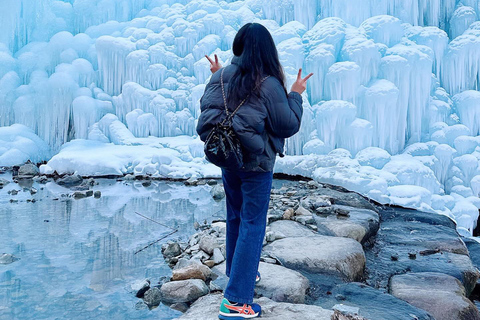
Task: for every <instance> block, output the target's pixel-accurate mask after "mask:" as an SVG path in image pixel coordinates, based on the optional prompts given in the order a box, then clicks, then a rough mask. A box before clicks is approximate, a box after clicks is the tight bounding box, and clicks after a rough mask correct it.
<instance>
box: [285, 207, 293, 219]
mask: <svg viewBox="0 0 480 320" xmlns="http://www.w3.org/2000/svg"><path fill="white" fill-rule="evenodd" d="M294 214H295V211H294V210H293V209H292V208H288V209H287V210H285V212H284V213H283V219H284V220H290V219H291V218H292V217H293V216H294Z"/></svg>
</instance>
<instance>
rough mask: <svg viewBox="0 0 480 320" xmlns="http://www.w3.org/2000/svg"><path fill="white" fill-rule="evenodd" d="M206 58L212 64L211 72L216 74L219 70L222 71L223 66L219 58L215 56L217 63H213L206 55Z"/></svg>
mask: <svg viewBox="0 0 480 320" xmlns="http://www.w3.org/2000/svg"><path fill="white" fill-rule="evenodd" d="M205 58H207V59H208V61H209V62H210V71H211V72H212V73H215V72H217V71H218V70H220V69H221V68H222V65H221V64H220V62H218V56H217V55H215V61H213V60H212V59H211V58H210V57H209V56H207V55H205Z"/></svg>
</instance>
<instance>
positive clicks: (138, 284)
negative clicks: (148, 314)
mask: <svg viewBox="0 0 480 320" xmlns="http://www.w3.org/2000/svg"><path fill="white" fill-rule="evenodd" d="M145 287H150V280H149V279H144V280H137V281H134V282H132V283H130V284H129V285H128V286H127V288H126V289H127V291H128V292H131V293H133V292H134V293H137V292H138V291H139V290H141V289H143V288H145Z"/></svg>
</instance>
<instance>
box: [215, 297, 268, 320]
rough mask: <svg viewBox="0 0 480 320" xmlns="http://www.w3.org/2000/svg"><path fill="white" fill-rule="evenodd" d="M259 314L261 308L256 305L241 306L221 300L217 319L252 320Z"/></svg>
mask: <svg viewBox="0 0 480 320" xmlns="http://www.w3.org/2000/svg"><path fill="white" fill-rule="evenodd" d="M261 313H262V308H261V307H260V305H258V304H256V303H252V304H243V305H242V304H240V303H232V302H230V301H228V300H227V299H225V298H223V300H222V304H221V305H220V314H219V315H218V318H219V319H222V320H243V319H252V318H257V317H259V316H260V314H261Z"/></svg>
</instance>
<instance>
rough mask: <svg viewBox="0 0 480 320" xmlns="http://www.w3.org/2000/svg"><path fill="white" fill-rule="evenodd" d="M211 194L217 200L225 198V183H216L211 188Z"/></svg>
mask: <svg viewBox="0 0 480 320" xmlns="http://www.w3.org/2000/svg"><path fill="white" fill-rule="evenodd" d="M210 194H211V195H212V197H213V199H215V200H222V199H223V198H225V190H224V189H223V185H221V184H216V185H214V186H213V188H212V190H210Z"/></svg>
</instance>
